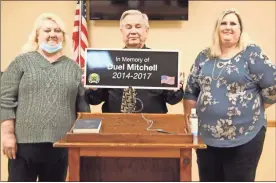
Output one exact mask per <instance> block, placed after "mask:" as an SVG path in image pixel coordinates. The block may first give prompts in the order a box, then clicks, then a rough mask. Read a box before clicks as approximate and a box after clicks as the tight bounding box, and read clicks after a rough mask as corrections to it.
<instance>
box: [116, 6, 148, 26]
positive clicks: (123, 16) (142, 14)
mask: <svg viewBox="0 0 276 183" xmlns="http://www.w3.org/2000/svg"><path fill="white" fill-rule="evenodd" d="M128 15H141V16H142V18H143V20H144V24H145V26H146V28H147V29H149V18H148V16H147V15H146V14H145V13H142V12H141V11H139V10H127V11H125V12H124V13H123V14H122V16H121V18H120V27H121V28H122V27H123V25H124V19H125V17H126V16H128Z"/></svg>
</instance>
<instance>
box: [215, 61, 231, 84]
mask: <svg viewBox="0 0 276 183" xmlns="http://www.w3.org/2000/svg"><path fill="white" fill-rule="evenodd" d="M226 65H228V64H227V63H226V64H224V65H223V66H222V69H221V70H220V72H219V74H218V77H217V78H215V77H214V71H215V67H217V59H215V62H214V66H213V71H212V79H213V80H215V81H217V80H218V79H219V78H220V75H221V73H222V71H223V69H224V68H225V66H226Z"/></svg>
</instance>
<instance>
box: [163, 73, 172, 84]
mask: <svg viewBox="0 0 276 183" xmlns="http://www.w3.org/2000/svg"><path fill="white" fill-rule="evenodd" d="M174 81H175V77H170V76H167V75H162V76H161V84H168V85H174V84H175V82H174Z"/></svg>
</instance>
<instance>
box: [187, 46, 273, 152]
mask: <svg viewBox="0 0 276 183" xmlns="http://www.w3.org/2000/svg"><path fill="white" fill-rule="evenodd" d="M207 51H208V49H205V50H203V51H201V52H200V54H199V55H198V56H197V58H196V61H195V63H194V64H193V66H192V68H191V73H190V75H189V77H188V81H187V85H186V88H185V93H184V100H195V101H197V107H196V108H197V113H198V117H199V135H200V136H201V138H202V140H203V141H204V142H205V143H206V144H207V145H209V146H214V147H234V146H239V145H242V144H245V143H247V142H249V141H250V140H251V139H253V138H254V137H255V136H256V135H257V133H258V132H259V131H260V129H261V128H262V127H263V126H265V127H266V124H267V121H266V116H265V109H264V103H267V104H274V103H275V102H276V66H275V65H274V64H272V63H271V61H270V60H269V58H268V57H267V56H266V55H265V54H264V53H263V52H262V50H261V49H260V47H259V46H257V45H255V44H251V45H248V46H247V48H246V49H245V50H243V51H241V52H240V53H238V54H237V55H236V56H234V57H233V58H231V59H227V60H223V59H215V58H214V59H210V58H208V56H207Z"/></svg>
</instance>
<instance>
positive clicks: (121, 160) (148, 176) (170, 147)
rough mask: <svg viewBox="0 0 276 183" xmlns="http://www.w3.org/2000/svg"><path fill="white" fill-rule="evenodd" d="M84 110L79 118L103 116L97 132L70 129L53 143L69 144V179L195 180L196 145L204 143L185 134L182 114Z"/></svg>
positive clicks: (197, 146) (58, 145) (56, 145)
mask: <svg viewBox="0 0 276 183" xmlns="http://www.w3.org/2000/svg"><path fill="white" fill-rule="evenodd" d="M144 116H145V117H146V118H147V119H151V120H153V121H154V123H153V126H152V128H162V129H164V130H165V131H168V132H173V134H163V133H158V132H155V131H147V127H148V126H149V124H148V123H147V121H146V120H145V119H144V118H143V117H142V115H141V114H102V113H97V114H93V113H81V114H79V116H78V118H79V119H87V118H101V119H102V120H103V124H102V131H101V133H99V134H74V133H72V132H71V131H70V132H69V133H68V134H67V135H66V136H65V138H64V139H62V140H60V141H59V142H57V143H55V144H54V146H55V147H67V148H69V181H191V162H192V160H191V158H192V148H206V145H205V144H203V143H202V141H201V140H200V139H199V143H198V144H193V140H192V136H191V135H187V134H185V133H184V121H183V119H184V117H183V115H181V114H144Z"/></svg>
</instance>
